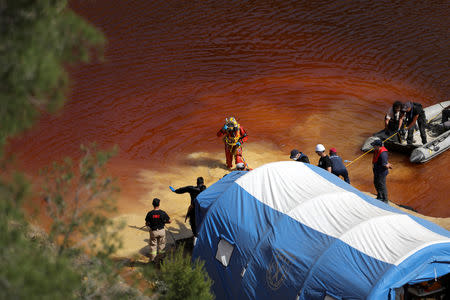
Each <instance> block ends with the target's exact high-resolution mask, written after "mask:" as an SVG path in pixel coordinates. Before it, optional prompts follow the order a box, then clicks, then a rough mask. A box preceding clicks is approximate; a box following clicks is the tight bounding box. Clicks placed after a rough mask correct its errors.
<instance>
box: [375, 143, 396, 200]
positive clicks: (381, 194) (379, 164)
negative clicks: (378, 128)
mask: <svg viewBox="0 0 450 300" xmlns="http://www.w3.org/2000/svg"><path fill="white" fill-rule="evenodd" d="M370 145H371V146H373V148H374V151H373V158H372V164H373V185H374V186H375V189H376V190H377V199H379V200H381V201H383V202H385V203H387V202H388V193H387V188H386V176H387V175H388V174H389V169H392V164H390V163H389V162H388V151H387V149H386V148H385V147H384V146H383V142H382V141H381V140H380V139H376V140H375V141H373V142H372V143H371V144H370Z"/></svg>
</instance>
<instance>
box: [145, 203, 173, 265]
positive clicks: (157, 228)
mask: <svg viewBox="0 0 450 300" xmlns="http://www.w3.org/2000/svg"><path fill="white" fill-rule="evenodd" d="M159 203H160V200H159V199H158V198H154V199H153V202H152V204H153V210H151V211H149V212H148V213H147V216H146V217H145V225H147V226H148V227H149V228H150V241H149V244H150V261H154V260H155V258H156V256H157V254H158V253H159V254H162V253H164V248H165V247H166V231H165V230H164V225H165V224H167V223H170V218H169V216H168V215H167V213H166V212H165V211H163V210H161V209H159Z"/></svg>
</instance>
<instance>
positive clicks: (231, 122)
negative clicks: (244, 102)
mask: <svg viewBox="0 0 450 300" xmlns="http://www.w3.org/2000/svg"><path fill="white" fill-rule="evenodd" d="M217 136H218V137H221V136H224V137H223V142H224V145H225V158H226V162H227V168H228V169H231V168H232V167H233V157H234V159H235V164H238V163H244V165H245V167H246V168H247V167H248V166H247V163H246V162H245V159H244V158H243V156H242V144H243V143H244V142H246V141H247V139H248V136H247V132H246V131H245V129H244V128H243V127H242V126H241V125H239V123H238V122H237V121H236V119H235V118H234V117H229V118H226V119H225V125H224V126H223V127H222V128H221V129H220V130H219V131H218V132H217Z"/></svg>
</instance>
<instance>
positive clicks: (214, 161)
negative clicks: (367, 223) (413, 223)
mask: <svg viewBox="0 0 450 300" xmlns="http://www.w3.org/2000/svg"><path fill="white" fill-rule="evenodd" d="M267 153H270V155H267ZM244 155H245V158H246V160H247V161H248V162H249V165H250V167H252V168H256V167H258V166H261V165H263V164H266V163H269V162H274V161H280V160H288V159H289V155H288V153H281V152H280V151H279V150H277V149H275V147H271V146H270V145H267V144H265V145H255V144H249V145H248V146H246V147H245V150H244ZM317 159H318V158H317V157H310V160H311V163H312V164H316V163H317ZM178 162H179V163H178V164H174V165H176V166H177V167H172V168H170V167H169V168H167V169H165V170H164V171H154V170H140V171H139V175H138V178H139V179H138V180H139V182H140V184H142V185H144V186H146V192H145V193H144V194H143V195H142V197H141V198H140V199H139V202H140V203H142V204H143V206H144V207H147V209H144V210H142V211H139V212H136V213H134V212H133V213H128V214H122V215H119V216H117V217H116V218H115V221H117V222H124V223H125V224H126V225H125V228H123V230H121V231H120V235H121V236H122V239H123V242H124V247H123V248H122V249H121V250H120V251H119V252H118V253H117V256H119V257H127V258H133V259H137V260H142V261H146V257H145V255H146V254H147V253H148V238H149V233H148V230H147V228H144V227H143V225H144V219H145V215H146V213H147V211H148V210H150V209H151V201H152V199H153V198H154V197H158V198H160V199H161V209H163V210H165V211H166V212H167V213H168V214H169V216H170V217H171V219H172V223H171V224H168V226H166V235H167V242H168V244H169V245H173V244H174V243H175V241H176V240H182V239H185V238H189V237H191V236H192V232H191V230H190V226H189V222H185V221H184V219H185V215H186V210H187V207H188V205H189V203H190V197H189V194H183V195H178V194H175V193H173V192H171V191H170V190H169V188H168V186H169V185H171V186H173V187H175V188H178V187H182V186H185V185H194V184H195V182H196V178H197V177H198V176H202V177H203V178H204V179H205V184H206V186H210V185H211V184H213V183H215V182H216V181H218V180H219V179H220V178H222V177H223V176H224V175H225V174H228V173H229V171H228V170H226V169H225V167H224V154H223V153H222V152H218V153H204V152H197V153H192V154H190V155H188V156H187V157H182V158H179V161H178ZM366 167H367V166H366ZM369 170H370V169H369ZM359 172H361V170H359ZM359 172H355V173H356V174H357V173H359ZM350 175H352V173H350ZM370 175H371V174H370ZM355 182H357V181H356V180H355ZM388 184H389V183H388ZM355 187H356V188H358V189H363V188H364V187H361V186H358V185H357V184H356V185H355ZM372 188H373V187H372ZM367 194H368V195H370V196H372V197H373V196H374V195H373V194H371V193H367ZM389 204H390V205H392V206H394V207H397V208H399V209H401V210H404V211H408V212H409V213H411V214H413V215H416V216H418V217H422V218H424V219H426V220H429V221H431V222H434V223H436V224H438V225H440V226H442V227H444V228H446V229H447V230H450V218H433V217H427V216H423V215H421V214H419V213H415V212H413V211H409V210H405V209H404V208H401V207H399V206H397V205H395V204H394V203H389Z"/></svg>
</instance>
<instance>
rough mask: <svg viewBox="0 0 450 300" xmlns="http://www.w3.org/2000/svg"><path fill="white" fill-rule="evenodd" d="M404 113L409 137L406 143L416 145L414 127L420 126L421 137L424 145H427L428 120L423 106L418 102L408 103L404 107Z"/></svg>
mask: <svg viewBox="0 0 450 300" xmlns="http://www.w3.org/2000/svg"><path fill="white" fill-rule="evenodd" d="M402 112H403V114H404V117H405V130H407V131H408V137H407V138H406V142H407V143H408V145H411V144H413V143H414V140H413V135H414V127H415V125H416V122H417V125H418V126H419V131H420V137H421V138H422V144H424V145H425V144H426V143H427V134H426V133H425V127H426V125H427V119H426V117H425V112H424V110H423V108H422V104H420V103H416V102H406V103H405V104H403V106H402Z"/></svg>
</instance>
